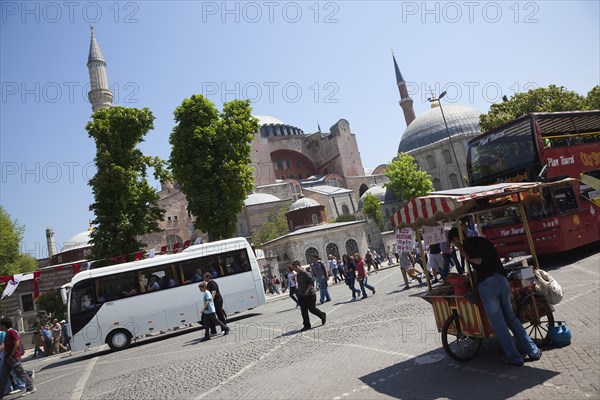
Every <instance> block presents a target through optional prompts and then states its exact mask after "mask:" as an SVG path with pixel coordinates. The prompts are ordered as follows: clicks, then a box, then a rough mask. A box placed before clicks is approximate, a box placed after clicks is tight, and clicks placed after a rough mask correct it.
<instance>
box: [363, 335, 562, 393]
mask: <svg viewBox="0 0 600 400" xmlns="http://www.w3.org/2000/svg"><path fill="white" fill-rule="evenodd" d="M492 347H496V346H492ZM492 350H493V349H492ZM440 355H445V353H444V351H443V350H441V349H438V350H435V351H431V352H428V353H425V354H422V355H420V356H419V357H417V358H411V359H409V360H407V361H402V362H399V363H397V364H394V365H392V366H390V367H387V368H383V369H381V370H379V371H376V372H373V373H371V374H368V375H365V376H363V377H361V378H360V380H361V381H362V382H363V383H364V384H365V385H367V386H369V387H370V388H371V389H372V390H375V391H377V392H378V393H381V394H384V395H387V396H390V397H393V398H398V399H419V400H429V399H431V400H433V399H439V398H448V399H484V398H488V399H492V398H494V399H506V398H511V397H513V396H515V395H517V394H519V393H521V392H523V391H525V390H527V389H530V388H533V387H535V386H537V385H540V384H542V383H544V382H546V381H548V380H549V379H551V378H552V377H554V376H556V375H558V372H555V371H548V370H545V369H543V368H541V367H538V365H539V364H538V363H527V364H525V366H523V367H512V366H507V365H503V364H501V362H500V359H501V358H500V357H499V355H498V354H497V353H496V351H486V352H483V351H482V352H481V353H480V354H479V355H478V356H477V357H476V358H474V359H473V360H471V361H468V362H466V363H459V362H456V361H454V360H452V359H450V358H449V357H448V356H446V357H445V358H444V359H442V360H441V361H439V362H435V363H431V364H418V363H417V362H416V361H417V360H420V359H424V358H427V357H426V356H434V357H435V356H440ZM424 356H425V357H424Z"/></svg>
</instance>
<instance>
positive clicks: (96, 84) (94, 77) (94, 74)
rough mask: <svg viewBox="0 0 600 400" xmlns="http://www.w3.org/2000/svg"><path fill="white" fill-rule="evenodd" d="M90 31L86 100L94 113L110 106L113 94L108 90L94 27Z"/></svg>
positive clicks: (102, 59)
mask: <svg viewBox="0 0 600 400" xmlns="http://www.w3.org/2000/svg"><path fill="white" fill-rule="evenodd" d="M90 29H91V30H92V39H91V40H90V54H89V56H88V63H87V67H88V71H89V73H90V87H91V89H90V92H89V93H88V98H89V100H90V103H92V110H93V111H94V112H96V111H98V110H101V109H103V108H107V107H110V106H112V101H113V94H112V92H111V91H110V89H109V88H108V79H107V78H106V62H104V58H103V57H102V53H101V52H100V46H99V45H98V42H97V41H96V35H95V34H94V26H90Z"/></svg>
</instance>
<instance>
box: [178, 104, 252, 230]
mask: <svg viewBox="0 0 600 400" xmlns="http://www.w3.org/2000/svg"><path fill="white" fill-rule="evenodd" d="M174 114H175V121H176V122H177V125H176V126H175V127H174V128H173V131H172V132H171V137H170V138H169V142H170V143H171V146H172V149H171V159H170V163H171V168H172V170H173V176H174V178H175V180H176V181H177V182H178V183H179V184H180V185H181V190H182V191H183V193H184V194H185V196H186V198H187V201H188V210H189V211H190V212H191V213H192V215H194V217H195V218H196V221H195V223H194V226H195V227H196V229H199V230H201V231H203V232H207V233H208V236H209V239H210V240H218V239H223V238H227V237H231V236H232V235H233V233H234V232H235V223H236V215H237V214H238V213H239V212H240V211H242V208H243V206H244V200H246V197H247V195H248V193H250V191H251V190H252V187H253V177H252V171H251V169H250V167H249V164H250V150H251V147H250V142H251V141H252V139H253V134H254V133H255V132H257V131H258V120H257V119H256V118H254V117H253V116H252V109H251V107H250V101H249V100H245V101H242V100H233V101H231V102H229V103H225V104H224V105H223V111H222V112H221V113H219V112H218V110H217V109H216V107H215V105H214V104H213V103H212V102H210V101H209V100H208V99H206V98H205V97H204V96H202V95H193V96H192V97H191V98H189V99H185V100H184V101H183V103H182V104H181V106H179V107H177V109H175V113H174Z"/></svg>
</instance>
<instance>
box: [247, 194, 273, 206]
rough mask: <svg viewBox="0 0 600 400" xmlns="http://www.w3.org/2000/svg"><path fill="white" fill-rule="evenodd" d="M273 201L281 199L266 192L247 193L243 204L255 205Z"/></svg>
mask: <svg viewBox="0 0 600 400" xmlns="http://www.w3.org/2000/svg"><path fill="white" fill-rule="evenodd" d="M275 201H281V199H280V198H279V197H277V196H273V195H272V194H268V193H252V194H250V195H248V197H247V198H246V201H244V205H245V206H255V205H257V204H265V203H273V202H275Z"/></svg>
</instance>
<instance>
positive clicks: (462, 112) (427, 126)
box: [398, 104, 481, 153]
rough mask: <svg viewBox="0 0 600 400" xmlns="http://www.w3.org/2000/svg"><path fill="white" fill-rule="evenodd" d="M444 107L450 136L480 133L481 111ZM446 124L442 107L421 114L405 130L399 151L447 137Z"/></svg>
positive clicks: (412, 148) (456, 105)
mask: <svg viewBox="0 0 600 400" xmlns="http://www.w3.org/2000/svg"><path fill="white" fill-rule="evenodd" d="M443 107H444V115H445V116H446V122H447V123H448V130H449V131H450V136H456V135H460V134H465V133H466V134H472V135H478V134H479V133H480V129H479V115H481V113H480V112H479V111H477V110H475V109H473V108H471V107H467V106H461V105H458V104H449V105H446V106H443ZM447 137H448V134H447V132H446V125H445V124H444V118H443V117H442V111H441V110H440V107H439V106H438V107H433V108H431V109H429V110H427V111H426V112H424V113H423V114H421V115H419V116H418V117H417V118H416V119H415V120H414V121H413V122H412V123H411V124H410V125H409V126H408V128H406V130H405V131H404V134H403V135H402V139H401V140H400V145H399V146H398V151H399V152H402V153H406V152H409V151H411V150H414V149H417V148H419V147H423V146H427V145H429V144H431V143H435V142H439V141H440V140H443V139H446V138H447Z"/></svg>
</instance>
